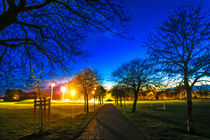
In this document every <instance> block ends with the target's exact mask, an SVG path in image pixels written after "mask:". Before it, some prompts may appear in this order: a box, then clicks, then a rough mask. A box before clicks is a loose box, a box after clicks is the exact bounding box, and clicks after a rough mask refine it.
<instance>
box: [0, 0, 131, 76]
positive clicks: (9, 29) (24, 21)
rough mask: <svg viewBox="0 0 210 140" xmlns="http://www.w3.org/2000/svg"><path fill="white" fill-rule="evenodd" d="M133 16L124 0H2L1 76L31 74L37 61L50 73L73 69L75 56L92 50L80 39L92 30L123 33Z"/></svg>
mask: <svg viewBox="0 0 210 140" xmlns="http://www.w3.org/2000/svg"><path fill="white" fill-rule="evenodd" d="M127 20H128V15H127V10H126V9H124V8H123V7H122V4H121V1H120V0H115V1H112V0H79V1H75V0H42V1H36V2H35V1H34V0H2V2H1V3H0V48H1V49H0V76H4V75H5V74H7V77H5V78H8V77H10V78H11V77H12V78H14V77H15V76H17V77H18V75H20V74H28V73H30V72H29V71H30V70H28V66H29V67H30V66H32V64H33V65H34V68H35V69H36V68H41V67H44V69H45V73H52V72H53V71H55V70H57V69H62V70H63V71H69V70H70V69H69V68H70V63H71V62H75V61H78V59H80V58H81V57H82V56H86V53H85V51H83V50H82V48H81V47H80V45H79V44H80V42H81V41H82V40H83V39H84V38H85V37H86V36H87V32H89V31H93V29H98V30H100V31H109V32H113V33H115V34H118V35H119V36H123V33H124V30H122V29H123V28H124V27H125V26H126V22H127ZM14 57H15V59H14ZM11 59H12V62H10V60H11ZM5 67H12V70H13V71H12V70H11V69H6V68H5ZM14 70H15V72H14ZM12 72H13V73H16V74H15V75H12ZM17 72H19V73H17ZM29 76H31V75H30V74H29ZM19 78H20V76H19ZM21 78H23V77H21ZM1 80H3V78H2V79H1Z"/></svg>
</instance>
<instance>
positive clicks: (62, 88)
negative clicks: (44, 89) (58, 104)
mask: <svg viewBox="0 0 210 140" xmlns="http://www.w3.org/2000/svg"><path fill="white" fill-rule="evenodd" d="M61 91H62V92H63V102H64V93H65V91H66V87H61Z"/></svg>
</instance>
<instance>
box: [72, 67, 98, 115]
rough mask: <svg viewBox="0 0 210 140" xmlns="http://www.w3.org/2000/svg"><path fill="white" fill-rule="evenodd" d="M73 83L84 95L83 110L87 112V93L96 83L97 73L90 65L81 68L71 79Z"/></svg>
mask: <svg viewBox="0 0 210 140" xmlns="http://www.w3.org/2000/svg"><path fill="white" fill-rule="evenodd" d="M73 81H74V82H75V84H76V85H77V86H78V88H79V89H80V91H82V94H83V95H84V101H85V103H84V111H86V112H87V113H88V112H89V105H88V100H89V99H88V95H89V94H90V93H91V92H92V90H93V89H94V87H95V86H96V85H97V84H98V81H99V78H98V74H97V72H96V71H95V70H93V69H92V68H91V67H88V68H86V69H82V70H81V72H79V73H77V75H76V77H75V78H74V79H73Z"/></svg>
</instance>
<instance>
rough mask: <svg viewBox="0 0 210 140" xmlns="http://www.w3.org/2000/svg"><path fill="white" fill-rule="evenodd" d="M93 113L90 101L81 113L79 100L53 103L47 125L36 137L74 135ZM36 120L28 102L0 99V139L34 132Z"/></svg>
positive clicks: (46, 137) (36, 128) (19, 136)
mask: <svg viewBox="0 0 210 140" xmlns="http://www.w3.org/2000/svg"><path fill="white" fill-rule="evenodd" d="M26 102H27V101H26ZM96 112H97V110H96V111H94V108H93V105H92V104H90V113H89V114H85V113H83V104H82V103H80V104H72V103H55V104H54V103H53V104H52V107H51V119H50V120H51V121H50V122H51V123H50V126H51V128H50V129H49V130H47V131H46V132H45V133H44V134H43V135H41V136H39V137H38V138H37V139H64V138H65V139H72V138H75V137H76V136H77V135H78V134H79V133H80V132H81V131H82V129H83V128H84V127H85V126H86V125H87V123H88V122H89V121H90V120H91V118H92V117H93V116H94V115H95V114H96ZM38 119H39V118H38V117H37V118H36V119H35V117H34V111H33V104H31V103H23V102H21V103H15V102H0V139H2V140H4V139H12V140H14V139H19V138H21V137H24V136H26V135H30V134H32V133H34V132H37V131H38V130H39V123H38V121H39V120H38ZM45 128H47V126H45ZM64 132H65V133H64ZM34 136H35V135H34ZM26 139H28V138H27V137H26Z"/></svg>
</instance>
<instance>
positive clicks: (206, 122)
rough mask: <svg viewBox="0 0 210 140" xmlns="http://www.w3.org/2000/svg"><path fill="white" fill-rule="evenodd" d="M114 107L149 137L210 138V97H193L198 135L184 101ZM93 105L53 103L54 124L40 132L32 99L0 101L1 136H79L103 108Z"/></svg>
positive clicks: (4, 137) (52, 118)
mask: <svg viewBox="0 0 210 140" xmlns="http://www.w3.org/2000/svg"><path fill="white" fill-rule="evenodd" d="M163 102H165V103H166V110H163ZM115 107H116V108H117V109H118V110H119V111H120V112H122V114H124V115H125V117H126V118H127V120H128V121H130V123H131V124H133V125H134V127H136V129H138V131H139V132H140V134H142V135H143V136H144V137H145V138H147V139H148V140H165V139H167V140H172V139H173V140H174V139H176V140H210V127H209V126H210V99H196V100H193V107H194V115H195V128H196V130H197V135H188V134H187V128H186V113H187V111H186V102H185V101H181V100H168V101H139V102H138V104H137V111H136V112H135V113H130V111H131V108H132V102H126V104H125V106H123V107H120V105H115ZM90 108H91V109H90V113H89V114H85V113H83V104H82V103H74V104H72V103H53V104H52V111H51V112H52V113H51V114H52V116H51V124H50V126H51V127H50V129H49V130H46V131H45V133H43V134H41V135H38V134H32V133H33V132H37V131H38V128H39V125H38V120H37V121H34V120H35V119H34V115H33V114H34V113H33V104H32V103H31V102H27V101H24V102H19V103H15V102H0V132H1V133H0V138H1V139H12V140H14V139H19V138H22V139H28V138H31V137H33V138H36V137H37V139H76V138H77V137H79V136H80V135H81V134H82V132H83V130H84V129H85V128H86V127H87V126H88V123H89V122H91V120H92V119H93V118H94V117H95V116H97V115H96V114H98V113H97V112H98V111H100V110H101V108H100V107H99V106H98V107H97V108H98V109H96V110H94V109H93V104H91V105H90ZM109 115H113V114H109ZM116 119H118V118H116Z"/></svg>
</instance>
